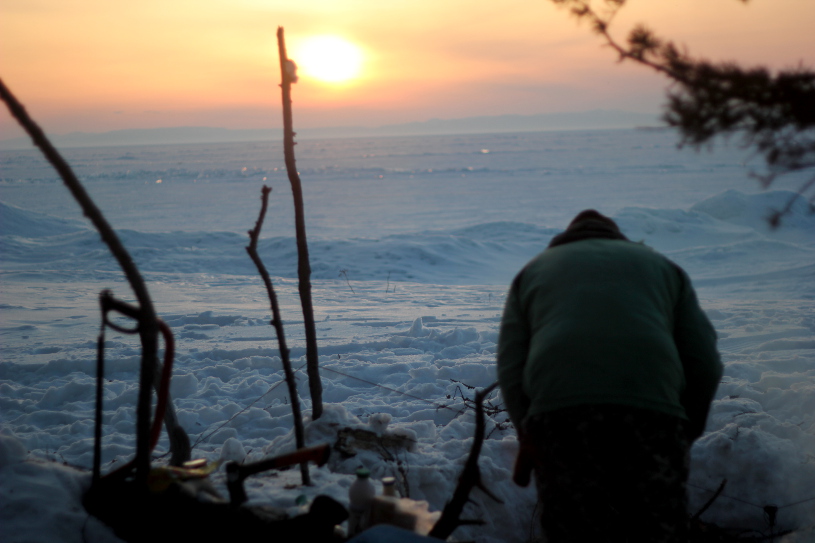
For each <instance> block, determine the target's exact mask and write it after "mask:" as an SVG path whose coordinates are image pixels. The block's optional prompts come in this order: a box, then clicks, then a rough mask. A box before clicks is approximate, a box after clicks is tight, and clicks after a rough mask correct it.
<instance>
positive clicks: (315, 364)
mask: <svg viewBox="0 0 815 543" xmlns="http://www.w3.org/2000/svg"><path fill="white" fill-rule="evenodd" d="M277 47H278V50H279V52H280V76H281V83H280V87H281V89H282V90H283V153H284V157H285V161H286V173H287V174H288V176H289V183H290V184H291V191H292V194H293V196H294V221H295V232H296V235H297V277H298V288H299V291H300V304H301V305H302V306H303V325H304V327H305V332H306V373H307V374H308V386H309V392H310V393H311V419H312V420H317V419H319V418H320V416H321V415H322V414H323V385H322V383H321V382H320V368H319V363H320V361H319V358H318V355H317V328H316V326H315V324H314V307H313V304H312V302H311V265H310V264H309V258H308V242H307V241H306V219H305V212H304V208H303V188H302V186H301V184H300V176H299V175H298V173H297V163H296V161H295V158H294V123H293V121H292V112H291V85H292V83H296V82H297V74H296V70H297V67H296V66H295V64H294V62H292V61H291V60H290V59H289V58H288V57H287V56H286V41H285V39H284V37H283V27H282V26H280V27H278V28H277Z"/></svg>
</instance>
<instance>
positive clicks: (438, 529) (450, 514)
mask: <svg viewBox="0 0 815 543" xmlns="http://www.w3.org/2000/svg"><path fill="white" fill-rule="evenodd" d="M497 386H498V383H497V382H496V383H493V384H491V385H490V386H488V387H487V388H485V389H484V390H482V391H480V392H478V393H477V394H476V395H475V402H476V406H475V436H474V439H473V446H472V447H471V448H470V455H469V456H468V457H467V462H466V463H465V464H464V470H463V471H462V472H461V476H460V477H459V479H458V485H457V486H456V490H455V492H453V498H452V499H451V500H450V501H449V502H448V503H447V505H446V506H445V507H444V511H442V514H441V518H440V519H439V520H438V522H436V525H435V526H433V529H432V530H431V531H430V534H428V535H430V537H435V538H437V539H441V540H446V539H447V538H448V537H450V534H452V533H453V531H454V530H455V529H456V528H458V527H459V526H463V525H469V524H479V523H480V524H483V522H482V521H471V520H462V519H461V513H462V512H463V511H464V506H465V505H466V504H467V502H468V501H469V499H470V491H471V490H472V489H473V488H474V487H478V488H480V489H481V490H482V491H483V492H484V493H485V494H487V496H489V497H490V498H492V499H493V500H495V501H497V502H498V503H503V502H502V501H501V500H500V499H498V497H496V496H495V495H494V494H493V493H492V492H491V491H490V490H489V489H488V488H487V487H485V486H484V483H483V482H482V480H481V470H480V469H479V467H478V457H479V456H480V455H481V447H482V445H483V444H484V434H485V428H484V426H485V424H484V407H483V403H484V398H486V397H487V396H488V395H489V394H490V393H491V392H492V391H493V390H495V388H496V387H497Z"/></svg>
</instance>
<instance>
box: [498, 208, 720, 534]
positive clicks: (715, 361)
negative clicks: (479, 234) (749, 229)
mask: <svg viewBox="0 0 815 543" xmlns="http://www.w3.org/2000/svg"><path fill="white" fill-rule="evenodd" d="M721 374H722V365H721V361H720V359H719V354H718V351H717V350H716V333H715V331H714V330H713V327H712V326H711V324H710V321H709V320H708V319H707V317H706V316H705V314H704V313H703V312H702V310H701V308H700V307H699V303H698V301H697V299H696V295H695V293H694V290H693V287H692V286H691V283H690V279H689V278H688V276H687V274H686V273H685V272H684V271H683V270H682V269H681V268H680V267H679V266H677V265H676V264H674V263H672V262H671V261H669V260H668V259H666V258H665V257H663V256H662V255H660V254H658V253H656V252H655V251H653V250H651V249H650V248H648V247H646V246H644V245H642V244H639V243H633V242H631V241H629V240H628V239H627V238H626V237H625V236H624V235H623V234H622V233H621V232H620V230H619V228H618V227H617V224H616V223H615V222H614V221H612V220H611V219H609V218H608V217H605V216H604V215H601V214H600V213H598V212H597V211H594V210H586V211H583V212H581V213H580V214H578V215H577V217H575V218H574V220H573V221H572V222H571V224H570V225H569V227H568V228H567V230H566V231H565V232H564V233H562V234H560V235H558V236H556V237H555V238H553V239H552V241H551V243H550V244H549V247H548V248H547V249H546V250H545V251H543V252H542V253H541V254H540V255H538V256H537V257H535V258H534V259H533V260H532V261H531V262H530V263H529V264H527V266H526V267H525V268H524V269H523V270H522V271H521V272H520V273H519V274H518V276H517V277H516V278H515V280H514V281H513V283H512V287H511V288H510V291H509V294H508V295H507V301H506V307H505V309H504V315H503V319H502V321H501V331H500V337H499V341H498V379H499V382H500V385H501V390H502V393H503V397H504V402H505V405H506V406H507V409H508V411H509V415H510V418H511V419H512V422H513V424H514V425H515V428H516V429H518V434H519V439H520V441H521V450H522V454H521V455H520V456H519V465H520V464H523V463H524V461H523V459H524V457H526V458H527V460H530V464H531V465H533V466H534V469H535V473H536V475H537V482H538V492H539V497H540V499H541V500H542V502H543V508H544V509H543V515H542V519H541V521H542V525H543V530H544V532H545V534H546V536H547V538H548V539H547V540H548V541H550V542H566V541H575V542H583V541H585V542H589V541H591V542H595V541H596V542H606V541H615V542H617V541H620V542H622V541H637V542H639V541H643V542H645V541H648V542H657V541H666V542H678V541H686V539H687V511H686V490H685V484H686V480H687V464H688V451H689V448H690V444H691V443H692V442H693V440H695V439H696V438H698V437H699V436H700V435H701V434H702V432H703V431H704V427H705V421H706V418H707V413H708V410H709V408H710V403H711V401H712V399H713V395H714V393H715V391H716V386H717V385H718V382H719V379H720V378H721ZM517 475H518V474H517V473H516V476H517ZM520 479H523V477H522V476H521V477H520ZM518 481H519V478H518V477H516V482H518Z"/></svg>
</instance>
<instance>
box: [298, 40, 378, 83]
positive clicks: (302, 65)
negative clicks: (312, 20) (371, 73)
mask: <svg viewBox="0 0 815 543" xmlns="http://www.w3.org/2000/svg"><path fill="white" fill-rule="evenodd" d="M293 53H294V54H293V55H292V56H291V59H292V60H293V61H294V62H295V63H296V64H297V69H298V70H297V71H298V72H299V74H298V75H301V76H305V77H313V78H314V79H318V80H320V81H323V82H325V83H347V82H350V81H352V80H354V79H356V78H358V77H359V76H360V73H361V72H362V61H363V54H362V50H361V49H360V48H359V47H358V46H356V45H354V44H353V43H351V42H350V41H348V40H346V39H345V38H340V37H338V36H313V37H311V38H306V39H305V40H303V41H302V42H301V43H300V44H299V46H298V47H297V49H296V50H295V51H293Z"/></svg>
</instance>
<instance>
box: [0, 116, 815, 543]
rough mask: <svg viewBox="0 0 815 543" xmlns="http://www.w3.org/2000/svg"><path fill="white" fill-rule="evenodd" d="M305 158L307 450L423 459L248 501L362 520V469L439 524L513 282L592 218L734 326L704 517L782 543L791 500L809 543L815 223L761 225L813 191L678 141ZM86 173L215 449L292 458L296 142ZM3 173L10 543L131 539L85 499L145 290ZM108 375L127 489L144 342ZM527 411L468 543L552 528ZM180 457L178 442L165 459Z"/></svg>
mask: <svg viewBox="0 0 815 543" xmlns="http://www.w3.org/2000/svg"><path fill="white" fill-rule="evenodd" d="M483 150H489V152H482V151H483ZM297 151H298V153H299V154H298V166H299V167H300V175H301V177H302V179H303V183H304V191H305V201H306V218H307V222H308V224H307V227H308V232H309V241H310V249H311V260H312V268H313V275H312V277H313V285H314V300H315V313H316V319H317V332H318V336H319V347H320V361H321V368H322V370H321V371H322V380H323V387H324V401H325V402H326V411H325V414H324V416H323V417H322V418H321V419H319V420H318V421H315V422H310V423H308V424H307V427H306V438H307V441H308V443H309V444H319V443H325V442H332V443H333V442H335V441H336V440H337V436H338V432H339V431H340V430H341V429H342V428H345V427H351V428H362V429H367V430H370V431H372V432H375V433H376V434H377V435H399V436H404V437H405V438H406V440H405V442H406V443H407V444H408V446H407V447H396V446H394V447H391V448H390V449H388V448H387V447H386V448H382V449H370V450H369V449H360V450H359V451H358V453H357V454H356V456H353V457H350V458H345V457H343V456H341V455H335V456H334V457H332V460H331V461H330V462H329V464H328V466H326V467H324V468H313V469H312V478H313V482H314V486H312V487H307V488H303V487H301V486H297V485H296V484H293V483H297V482H299V472H298V471H297V470H289V471H282V472H279V473H275V474H268V475H265V476H256V477H252V478H250V479H249V480H247V484H246V487H247V491H248V493H249V497H250V499H251V500H252V503H257V504H269V505H274V506H278V507H282V508H286V509H288V510H290V512H292V513H294V512H297V511H298V507H300V506H298V505H297V500H298V498H299V497H301V496H302V495H305V496H306V497H307V498H312V497H314V496H315V495H317V494H328V495H330V496H333V497H335V498H336V499H338V500H340V501H343V502H345V501H347V491H348V487H349V485H350V484H351V482H352V481H353V473H354V472H355V470H356V469H357V468H358V467H360V466H364V467H367V468H369V469H370V470H371V472H372V475H373V477H374V479H376V480H379V479H381V478H382V477H384V476H389V475H390V476H394V477H396V479H397V485H398V486H399V488H400V490H401V491H402V492H403V493H404V494H409V495H410V497H412V498H415V499H420V500H427V501H428V502H429V503H430V507H431V509H433V510H439V509H441V508H442V507H443V506H444V504H445V502H446V501H447V500H448V499H449V498H450V497H451V496H452V492H453V489H454V486H455V481H456V478H457V476H458V474H459V472H460V470H461V467H462V464H463V461H464V459H465V457H466V455H467V453H468V451H469V447H470V445H471V443H472V436H473V431H474V423H473V412H472V410H471V409H469V408H467V407H466V406H465V402H464V399H465V398H468V399H469V398H472V397H473V395H474V390H473V389H472V388H471V387H476V388H481V387H485V386H487V385H489V384H490V383H492V382H493V381H494V380H495V378H496V377H495V343H496V339H497V329H498V323H499V320H500V315H501V310H502V306H503V299H504V294H505V292H506V289H507V286H508V285H509V283H510V281H511V280H512V277H513V275H514V274H515V273H516V272H517V271H518V269H520V267H521V266H523V264H524V263H525V262H526V261H528V260H529V259H530V258H532V257H533V256H534V255H535V254H537V253H538V252H539V251H540V250H542V249H543V248H544V247H545V246H546V244H547V242H548V241H549V239H550V238H551V237H552V236H553V235H555V234H556V233H558V232H559V231H560V230H561V229H562V228H563V227H564V226H565V225H566V224H567V223H568V220H569V219H570V218H571V217H572V216H573V215H575V214H576V213H577V212H578V211H580V210H582V209H584V208H597V209H599V210H600V211H602V212H604V213H607V214H609V215H611V216H613V217H614V218H615V219H616V220H617V221H618V222H619V223H620V225H621V227H622V229H623V231H624V232H625V233H626V234H627V235H628V236H629V237H630V238H631V239H633V240H637V241H643V242H644V243H646V244H648V245H650V246H652V247H654V248H656V249H657V250H659V251H661V252H663V253H665V254H666V255H668V256H669V257H670V258H672V259H673V260H675V261H676V262H677V263H678V264H680V265H681V266H683V267H684V268H685V269H686V270H687V271H688V273H689V274H690V276H691V278H692V279H693V282H694V285H695V286H696V288H697V291H698V293H699V297H700V300H701V303H702V305H703V307H704V309H705V310H706V312H707V313H708V315H709V317H710V318H711V320H712V321H713V323H714V324H715V326H716V329H717V331H718V333H719V338H720V341H719V348H720V350H721V352H722V355H723V359H724V362H725V365H726V366H725V373H724V377H723V379H722V383H721V385H720V387H719V390H718V393H717V399H716V401H715V403H714V405H713V408H712V411H711V416H710V419H709V422H708V428H707V433H706V434H705V435H704V436H703V437H702V438H701V439H700V440H699V441H698V442H697V443H696V444H695V446H694V448H693V451H692V477H691V481H690V483H691V487H690V499H691V510H696V509H698V508H699V507H701V505H702V504H703V503H704V502H705V501H706V500H707V499H708V498H709V497H710V495H711V493H712V492H713V491H714V490H715V489H716V487H717V486H718V485H719V483H720V482H721V481H722V480H723V479H727V481H728V482H727V486H726V489H725V491H724V495H723V496H721V497H720V498H719V499H718V500H717V501H716V502H715V503H714V505H713V506H712V507H711V508H710V509H709V510H708V511H707V512H706V513H705V515H704V517H703V518H704V519H705V520H707V521H710V522H715V523H717V524H719V525H722V526H742V527H747V528H753V529H756V530H761V531H764V532H768V526H767V523H766V519H765V515H764V511H763V509H762V508H763V507H764V506H765V505H776V506H778V507H779V512H778V526H777V527H776V531H778V530H780V529H793V530H796V533H795V534H793V536H789V537H787V538H786V539H785V541H807V540H810V541H811V540H812V539H811V538H813V537H815V535H813V534H814V533H815V532H813V524H815V520H813V519H815V419H814V418H813V413H815V311H813V309H815V280H814V279H815V216H813V215H811V214H808V213H807V209H806V205H805V203H804V202H798V204H797V205H796V206H794V207H793V210H792V213H791V214H790V215H788V216H787V217H785V219H784V222H783V225H782V227H781V228H780V229H778V230H770V229H769V228H768V227H767V224H766V217H767V216H768V213H769V209H770V208H773V207H774V208H778V207H781V206H783V205H784V204H786V202H787V201H788V199H789V198H790V197H792V196H793V193H792V192H790V191H789V190H786V189H789V188H790V187H794V186H795V182H796V180H790V181H789V184H788V185H779V186H777V187H774V190H771V191H767V192H760V191H758V190H757V185H756V182H755V181H754V180H753V179H751V178H749V176H748V173H749V168H750V166H749V165H746V166H745V165H744V164H743V158H744V157H743V155H742V153H741V152H740V151H739V150H737V149H721V150H718V151H717V152H715V153H707V152H703V153H699V154H696V153H693V152H690V151H687V150H683V151H679V150H677V149H676V147H675V141H674V135H673V134H671V133H666V132H658V131H636V130H630V131H629V130H620V131H586V132H559V133H558V132H551V133H537V134H500V135H499V134H496V135H472V136H438V137H424V138H419V137H416V138H379V139H337V140H306V141H303V142H301V143H300V145H298V147H297ZM64 152H65V155H66V156H67V158H68V160H69V162H70V163H71V164H72V165H73V166H74V168H75V169H76V171H77V173H78V174H79V176H80V178H81V179H82V180H83V181H84V182H85V184H86V186H87V188H88V190H89V192H90V193H91V195H92V196H93V197H94V198H95V199H96V201H97V204H98V205H99V207H100V208H101V209H102V210H103V212H104V213H105V214H106V216H107V217H108V219H109V221H110V222H111V223H112V224H113V226H114V227H115V228H117V230H118V232H119V234H120V235H121V237H122V240H123V241H124V243H125V245H126V246H127V247H128V249H129V250H130V252H131V254H132V255H133V256H134V259H135V260H136V262H137V264H138V265H139V267H140V269H141V271H142V273H143V274H144V275H145V277H146V279H147V281H148V287H149V289H150V292H151V294H152V296H153V299H154V301H155V304H156V309H157V312H158V313H159V315H160V316H161V317H162V319H164V320H165V321H166V322H167V323H168V324H169V325H170V326H171V327H172V330H173V332H174V334H175V336H176V340H177V357H176V366H175V369H174V377H173V383H172V394H173V399H174V402H175V406H176V409H177V411H178V416H179V420H180V422H181V424H182V426H183V427H184V428H185V429H186V430H187V431H188V432H189V434H190V436H191V439H192V441H193V443H194V445H195V447H194V453H193V454H194V456H196V457H204V458H207V459H210V460H217V459H221V458H223V459H230V460H248V461H250V460H256V459H260V458H263V457H265V456H268V455H274V454H279V453H281V452H287V451H288V450H290V449H291V448H293V446H294V437H293V432H292V429H291V426H292V425H291V410H290V405H289V398H288V392H287V388H286V386H285V384H284V383H283V371H282V367H281V362H280V358H279V356H278V352H277V343H276V341H275V337H274V331H273V329H272V328H271V327H270V326H269V325H268V322H269V318H270V316H269V313H270V312H269V304H268V299H267V298H266V294H265V291H264V289H263V286H262V283H261V281H260V279H259V278H258V277H257V275H256V272H255V270H254V267H253V265H252V263H251V261H250V260H249V259H248V257H247V256H246V253H245V250H244V247H245V246H246V244H247V243H248V238H247V235H246V231H247V230H248V229H249V228H250V227H251V226H252V225H253V224H254V220H255V218H256V214H257V211H258V208H259V205H260V204H259V196H260V187H261V186H262V185H263V184H268V185H270V186H272V187H273V192H272V194H271V203H270V210H269V215H268V218H267V221H266V223H265V224H264V229H263V237H262V239H261V242H260V248H259V249H260V253H261V256H262V257H263V258H264V260H265V263H266V265H267V267H268V268H269V270H270V273H271V274H272V279H273V281H274V284H275V288H276V291H277V294H278V297H279V299H280V302H281V306H282V313H283V319H284V322H285V325H286V334H287V339H288V342H289V346H290V347H291V348H292V355H293V359H294V365H295V367H297V368H300V367H301V366H302V365H303V364H304V360H305V359H304V340H303V336H304V333H303V330H302V316H301V313H300V306H299V299H298V297H297V279H296V277H297V271H296V270H297V264H296V248H295V244H294V240H293V238H294V232H293V230H294V227H293V218H292V217H293V212H292V209H291V208H292V205H291V194H290V189H289V187H288V182H287V180H286V174H285V170H284V167H283V159H282V152H281V150H280V144H279V143H270V144H258V143H247V144H223V145H188V146H181V145H179V146H154V147H151V146H144V147H132V148H95V149H67V150H65V151H64ZM0 164H1V165H2V166H1V167H2V171H1V172H0V258H1V259H2V262H0V277H1V278H2V279H0V289H2V300H0V308H2V322H0V334H2V353H1V354H0V424H2V426H1V427H0V536H2V540H3V541H4V542H12V541H26V542H31V541H57V540H59V541H76V542H80V541H99V542H106V541H117V539H116V538H115V536H114V535H113V534H112V532H110V530H108V529H107V528H106V527H105V526H104V525H102V524H101V523H99V522H98V521H95V520H94V519H89V518H88V515H87V514H86V513H85V512H84V510H83V509H82V507H81V505H80V503H79V499H80V496H81V494H82V491H83V489H85V488H86V487H87V485H88V483H89V481H90V474H89V471H88V468H90V466H91V463H92V457H93V439H92V436H93V405H94V403H93V401H94V386H95V357H96V351H95V345H96V337H97V334H98V331H99V309H98V306H97V299H98V294H99V292H100V291H101V290H102V289H103V288H110V289H112V290H113V291H114V294H116V295H117V296H119V297H122V298H125V299H128V300H131V299H132V295H131V293H130V292H129V288H128V286H127V285H126V284H125V283H124V282H123V279H122V275H121V272H120V271H119V269H118V267H117V265H116V263H115V261H114V260H113V259H112V257H111V256H110V255H109V253H108V251H107V249H106V248H105V247H104V246H102V244H101V242H100V241H99V236H98V234H96V232H95V231H94V230H92V229H91V227H90V226H89V225H88V223H87V222H86V221H85V220H84V219H83V218H82V216H81V213H80V212H79V210H78V206H77V205H76V204H75V203H74V202H73V201H72V200H71V199H70V196H69V195H68V192H67V190H66V189H65V188H64V187H63V186H62V184H61V183H60V181H59V180H58V178H57V176H56V174H55V173H54V172H53V171H52V170H51V169H50V167H49V166H48V165H47V164H46V163H45V162H44V161H43V160H42V159H41V158H40V157H39V156H38V154H37V152H36V151H35V150H33V149H32V150H30V151H4V152H2V153H0ZM106 358H107V372H106V380H105V381H106V382H105V420H104V436H105V437H104V447H103V469H104V470H110V469H112V468H114V467H116V466H118V465H121V464H122V463H123V462H125V461H127V460H128V459H129V458H130V457H131V456H132V454H133V450H134V435H133V434H134V419H135V404H136V389H137V381H138V373H137V372H138V361H139V345H138V343H137V341H136V340H135V339H134V338H132V337H129V336H123V335H120V334H116V333H114V332H111V331H109V332H108V334H107V341H106ZM299 376H300V380H299V392H300V398H301V402H302V404H303V408H304V410H305V413H306V415H308V414H309V412H310V405H311V404H310V399H309V396H308V387H307V381H306V378H305V374H304V373H303V371H302V370H301V371H300V372H299ZM500 401H501V399H500V394H499V393H497V392H496V393H494V395H493V397H492V402H493V403H495V404H499V403H500ZM506 418H507V417H506V415H505V414H499V415H496V416H493V417H491V418H490V420H489V422H488V433H489V438H488V439H487V440H486V442H485V444H484V449H483V452H482V456H481V469H482V475H483V477H484V480H485V482H486V484H487V486H489V487H490V488H491V490H493V491H494V492H495V493H496V494H497V495H498V496H499V497H500V498H501V499H502V500H503V501H504V503H503V504H497V503H495V502H493V501H491V500H490V499H489V498H488V497H487V496H485V495H483V494H481V493H480V491H478V490H475V491H474V493H473V497H474V499H475V504H474V505H472V506H471V509H470V510H469V511H468V516H470V517H477V518H481V519H483V520H485V521H487V525H486V527H482V528H460V529H459V530H458V531H457V532H456V533H455V536H456V537H457V538H460V539H465V540H475V541H478V542H479V543H494V542H522V541H527V540H529V538H530V534H532V533H534V531H535V530H536V523H535V522H534V521H533V512H534V510H535V506H536V504H535V493H534V490H533V489H532V488H531V487H530V488H527V489H520V488H518V487H516V486H515V485H514V484H513V483H512V482H511V479H510V473H511V469H512V464H513V461H514V455H515V451H516V446H517V442H516V439H515V433H514V430H513V429H512V428H511V427H510V426H509V425H508V424H507V421H506ZM389 443H393V442H389ZM167 447H168V444H167V442H166V439H163V440H162V441H161V442H160V443H159V446H158V449H157V455H158V456H160V458H158V460H157V462H162V461H165V460H166V457H165V456H163V455H164V453H165V452H166V451H167ZM214 481H215V482H216V484H220V485H222V484H223V474H222V473H220V472H219V473H218V474H216V475H215V477H214ZM808 538H809V539H808Z"/></svg>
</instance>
